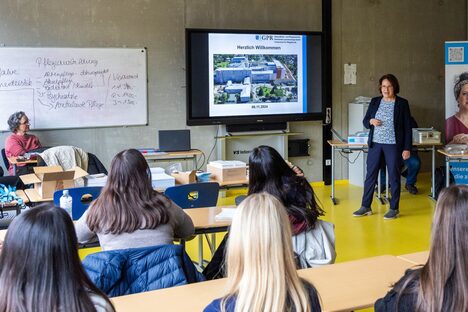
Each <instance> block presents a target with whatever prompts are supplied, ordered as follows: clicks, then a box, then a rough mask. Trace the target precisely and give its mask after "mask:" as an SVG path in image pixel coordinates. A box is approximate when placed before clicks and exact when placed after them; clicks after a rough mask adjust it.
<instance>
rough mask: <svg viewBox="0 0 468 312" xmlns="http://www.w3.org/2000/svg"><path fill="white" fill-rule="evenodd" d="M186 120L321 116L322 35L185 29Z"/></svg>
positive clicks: (243, 120) (192, 122)
mask: <svg viewBox="0 0 468 312" xmlns="http://www.w3.org/2000/svg"><path fill="white" fill-rule="evenodd" d="M186 48H187V124H188V125H209V124H242V123H268V122H284V121H301V120H314V119H316V120H320V119H322V118H323V107H324V105H323V100H322V93H323V90H322V35H321V33H313V32H273V31H266V32H262V31H232V30H206V29H187V31H186Z"/></svg>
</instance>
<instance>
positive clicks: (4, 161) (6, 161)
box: [2, 148, 10, 170]
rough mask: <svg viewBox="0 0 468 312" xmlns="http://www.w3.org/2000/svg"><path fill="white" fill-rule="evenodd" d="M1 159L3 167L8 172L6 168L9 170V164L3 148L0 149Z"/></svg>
mask: <svg viewBox="0 0 468 312" xmlns="http://www.w3.org/2000/svg"><path fill="white" fill-rule="evenodd" d="M2 158H3V164H4V165H5V168H6V169H7V170H8V168H10V162H9V161H8V157H7V155H6V152H5V149H4V148H2Z"/></svg>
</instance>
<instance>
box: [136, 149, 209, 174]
mask: <svg viewBox="0 0 468 312" xmlns="http://www.w3.org/2000/svg"><path fill="white" fill-rule="evenodd" d="M202 154H203V153H202V152H201V151H199V150H190V151H184V152H167V153H156V154H146V153H143V157H145V160H146V162H147V163H148V165H149V166H150V167H151V165H154V164H155V163H157V162H161V161H171V160H189V159H192V160H193V169H194V170H196V169H197V156H199V155H202Z"/></svg>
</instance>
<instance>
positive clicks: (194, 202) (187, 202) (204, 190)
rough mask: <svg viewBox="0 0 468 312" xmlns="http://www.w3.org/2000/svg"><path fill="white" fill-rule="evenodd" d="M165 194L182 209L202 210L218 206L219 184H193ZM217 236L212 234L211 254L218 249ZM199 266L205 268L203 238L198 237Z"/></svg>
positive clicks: (177, 187) (170, 189)
mask: <svg viewBox="0 0 468 312" xmlns="http://www.w3.org/2000/svg"><path fill="white" fill-rule="evenodd" d="M164 194H165V195H166V196H167V197H169V198H170V199H171V200H172V201H173V202H174V203H176V204H177V205H179V206H180V207H181V208H182V209H187V208H202V207H212V206H216V204H217V203H218V195H219V184H218V183H217V182H204V183H191V184H182V185H176V186H172V187H168V188H167V189H166V191H165V192H164ZM215 237H216V236H215V235H214V234H212V236H211V242H210V240H209V239H208V237H207V238H206V240H207V242H208V244H209V245H210V249H211V253H212V254H213V253H214V250H215V248H216V238H215ZM198 244H199V248H198V265H199V266H200V267H203V236H202V235H199V236H198Z"/></svg>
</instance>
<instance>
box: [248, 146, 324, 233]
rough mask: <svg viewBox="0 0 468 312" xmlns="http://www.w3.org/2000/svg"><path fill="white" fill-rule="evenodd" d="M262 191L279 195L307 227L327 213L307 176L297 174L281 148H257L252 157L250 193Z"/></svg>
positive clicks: (290, 211)
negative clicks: (279, 149) (286, 160)
mask: <svg viewBox="0 0 468 312" xmlns="http://www.w3.org/2000/svg"><path fill="white" fill-rule="evenodd" d="M261 192H266V193H269V194H271V195H273V196H275V197H276V198H277V199H279V200H280V201H281V203H282V204H283V205H284V206H285V207H286V211H287V212H288V215H289V216H290V217H293V218H294V219H296V220H299V221H306V223H307V228H308V229H313V228H314V227H315V223H316V222H317V219H318V218H319V217H320V216H323V215H324V214H325V212H324V211H323V210H322V208H321V207H320V205H319V204H318V202H317V199H316V197H315V193H314V190H313V189H312V186H310V184H309V182H308V181H307V180H306V178H304V177H298V176H297V175H296V173H295V172H294V171H293V170H292V169H291V167H289V165H288V164H287V163H286V162H285V161H284V159H283V157H281V155H280V154H279V153H278V151H277V150H275V149H274V148H273V147H271V146H267V145H260V146H258V147H256V148H254V149H253V150H252V152H251V153H250V157H249V195H251V194H257V193H261Z"/></svg>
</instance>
